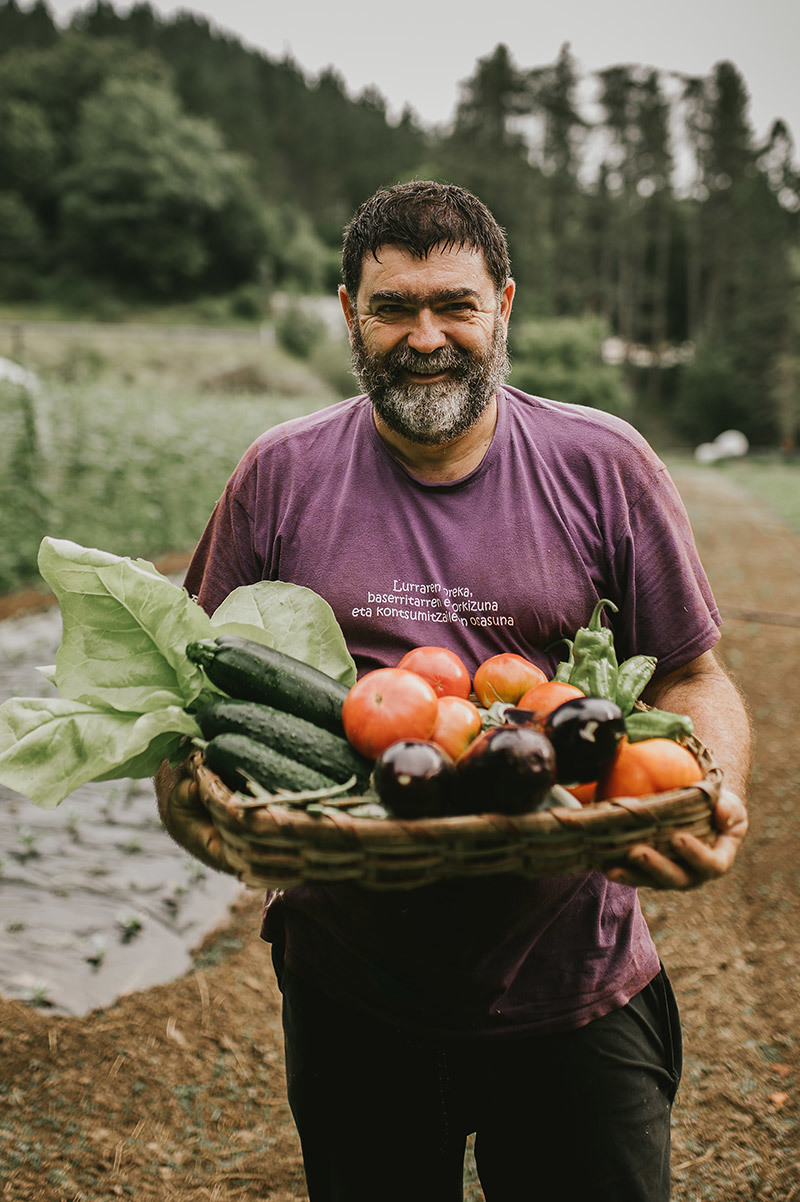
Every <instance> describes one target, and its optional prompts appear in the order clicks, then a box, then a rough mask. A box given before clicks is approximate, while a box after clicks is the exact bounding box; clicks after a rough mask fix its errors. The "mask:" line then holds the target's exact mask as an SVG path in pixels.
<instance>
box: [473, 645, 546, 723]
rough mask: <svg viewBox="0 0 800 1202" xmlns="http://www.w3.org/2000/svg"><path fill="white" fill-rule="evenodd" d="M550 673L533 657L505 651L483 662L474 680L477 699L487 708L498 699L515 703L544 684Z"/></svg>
mask: <svg viewBox="0 0 800 1202" xmlns="http://www.w3.org/2000/svg"><path fill="white" fill-rule="evenodd" d="M546 680H547V676H546V675H545V673H544V672H543V671H542V669H541V668H537V667H536V665H535V664H532V663H531V662H530V660H527V659H525V658H524V656H522V655H517V654H516V653H515V652H513V651H504V652H503V653H502V654H500V655H493V656H492V657H491V658H490V659H486V660H484V661H483V663H482V664H481V666H480V667H479V668H478V670H477V672H476V673H475V678H474V680H473V682H472V687H473V688H474V690H475V692H476V694H477V696H478V700H479V701H480V703H481V705H485V706H486V707H487V709H488V707H489V706H490V705H492V704H493V703H494V702H495V701H507V702H509V703H510V704H511V705H516V704H517V702H518V701H519V699H520V698H521V697H522V696H523V694H524V693H527V691H528V689H532V688H533V687H534V685H537V684H544V682H545V681H546Z"/></svg>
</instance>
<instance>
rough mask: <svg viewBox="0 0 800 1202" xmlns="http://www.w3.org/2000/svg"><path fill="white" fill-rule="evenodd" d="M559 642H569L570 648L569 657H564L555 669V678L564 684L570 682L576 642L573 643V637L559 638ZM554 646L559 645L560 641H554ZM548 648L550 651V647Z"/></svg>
mask: <svg viewBox="0 0 800 1202" xmlns="http://www.w3.org/2000/svg"><path fill="white" fill-rule="evenodd" d="M559 642H560V643H566V644H567V647H568V648H569V658H568V659H562V661H561V663H560V664H559V665H558V667H557V668H556V670H555V675H554V676H553V680H559V681H561V683H562V684H569V678H570V673H571V672H572V668H573V664H574V660H573V648H574V646H575V644H574V643H573V641H572V639H559ZM552 646H554V647H557V646H558V643H553V644H552ZM547 650H548V651H549V650H550V648H549V647H548V648H547Z"/></svg>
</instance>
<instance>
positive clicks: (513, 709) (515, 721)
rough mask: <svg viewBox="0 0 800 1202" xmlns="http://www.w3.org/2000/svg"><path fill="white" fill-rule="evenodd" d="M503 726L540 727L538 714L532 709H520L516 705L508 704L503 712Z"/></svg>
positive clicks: (539, 728)
mask: <svg viewBox="0 0 800 1202" xmlns="http://www.w3.org/2000/svg"><path fill="white" fill-rule="evenodd" d="M503 726H532V727H533V728H534V729H535V730H541V729H542V723H541V719H540V718H539V716H538V715H537V714H536V713H534V711H533V710H523V709H520V707H519V706H518V705H510V706H509V707H508V709H507V710H505V712H504V713H503Z"/></svg>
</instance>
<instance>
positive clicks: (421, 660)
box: [397, 647, 471, 698]
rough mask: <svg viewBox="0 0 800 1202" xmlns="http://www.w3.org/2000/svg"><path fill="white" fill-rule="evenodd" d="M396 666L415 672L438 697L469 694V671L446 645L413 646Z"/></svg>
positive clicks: (465, 695) (466, 696)
mask: <svg viewBox="0 0 800 1202" xmlns="http://www.w3.org/2000/svg"><path fill="white" fill-rule="evenodd" d="M397 666H398V668H406V669H407V670H408V671H409V672H416V673H417V675H418V676H421V677H422V679H423V680H427V682H428V684H429V685H431V687H432V688H433V689H434V690H435V691H436V693H437V694H438V695H439V696H440V697H464V698H468V697H469V695H470V691H471V686H470V680H469V672H468V671H467V669H466V667H465V665H464V663H463V661H462V660H461V659H460V658H459V657H458V656H457V655H456V653H455V651H450V650H448V648H447V647H414V648H413V650H411V651H407V652H406V654H405V655H404V656H403V658H402V659H401V660H400V663H399V664H398V665H397Z"/></svg>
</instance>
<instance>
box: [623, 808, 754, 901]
mask: <svg viewBox="0 0 800 1202" xmlns="http://www.w3.org/2000/svg"><path fill="white" fill-rule="evenodd" d="M713 818H714V822H715V824H716V827H717V830H718V831H719V834H718V835H717V838H716V839H715V841H714V843H712V844H708V843H702V842H701V841H700V840H699V839H696V838H695V837H694V836H693V835H686V834H676V835H674V836H673V839H672V847H673V850H674V858H672V857H670V856H666V855H664V854H663V853H661V852H658V851H655V850H654V848H652V847H648V846H647V845H646V844H641V845H637V846H635V847H632V848H631V849H630V851H629V852H628V856H627V859H628V864H627V865H625V866H624V867H618V868H609V870H608V872H607V873H606V876H607V877H608V879H609V880H610V881H615V882H617V883H618V884H622V885H636V886H639V887H644V888H647V887H649V888H651V889H694V888H696V887H697V886H698V885H702V884H704V883H705V882H706V881H713V880H716V879H717V877H721V876H724V875H725V873H726V872H728V871H729V869H730V868H731V867H732V865H733V862H734V860H735V859H736V855H737V853H738V851H739V848H740V847H741V844H742V842H743V840H744V837H745V835H746V834H747V826H748V821H747V810H746V808H745V805H744V802H743V801H742V800H741V798H740V797H739V796H738V795H737V794H736V793H734V792H733V791H732V790H730V789H723V790H722V791H721V793H720V797H719V801H718V802H717V805H716V806H715V808H714V814H713Z"/></svg>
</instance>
